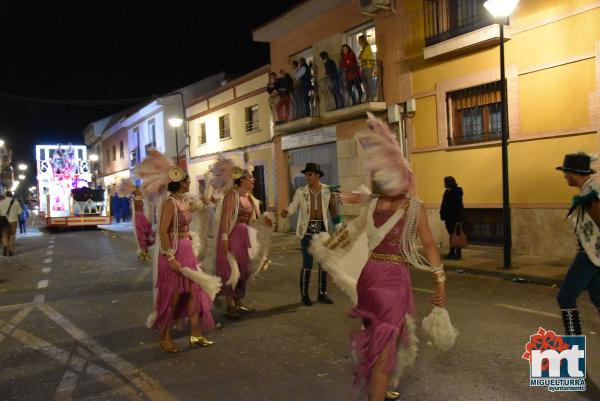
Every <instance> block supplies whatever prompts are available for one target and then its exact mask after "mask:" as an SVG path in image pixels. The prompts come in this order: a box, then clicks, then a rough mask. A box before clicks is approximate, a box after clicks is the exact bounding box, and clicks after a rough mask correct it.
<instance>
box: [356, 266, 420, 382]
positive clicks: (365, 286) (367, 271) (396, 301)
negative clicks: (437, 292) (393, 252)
mask: <svg viewBox="0 0 600 401" xmlns="http://www.w3.org/2000/svg"><path fill="white" fill-rule="evenodd" d="M356 289H357V292H358V303H357V305H356V307H355V308H354V309H353V310H352V316H353V317H356V318H359V319H362V321H363V325H364V329H363V330H360V331H357V332H355V333H352V348H353V349H354V351H355V353H356V354H357V355H359V361H358V365H357V366H356V368H355V371H354V377H355V384H359V383H361V382H365V383H367V385H368V384H369V382H370V379H371V371H372V369H373V366H374V365H375V361H376V359H377V356H378V355H379V354H380V353H381V352H382V351H383V350H384V349H385V348H386V347H388V349H389V356H388V363H387V365H386V366H385V367H384V369H385V371H386V372H392V371H393V369H394V367H395V366H396V353H397V346H398V342H399V341H402V344H403V345H405V346H408V340H409V335H408V330H407V329H406V325H405V320H406V315H407V314H408V315H414V313H415V304H414V299H413V293H412V284H411V280H410V272H409V270H408V267H407V266H406V265H403V264H396V263H391V262H385V261H375V260H369V261H368V262H367V264H366V265H365V267H364V268H363V270H362V272H361V275H360V277H359V279H358V283H357V285H356Z"/></svg>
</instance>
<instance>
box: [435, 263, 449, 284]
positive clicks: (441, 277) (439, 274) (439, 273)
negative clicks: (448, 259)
mask: <svg viewBox="0 0 600 401" xmlns="http://www.w3.org/2000/svg"><path fill="white" fill-rule="evenodd" d="M433 277H434V278H435V281H436V282H438V283H443V282H444V281H446V273H444V265H441V266H440V267H439V268H438V269H437V270H435V271H433Z"/></svg>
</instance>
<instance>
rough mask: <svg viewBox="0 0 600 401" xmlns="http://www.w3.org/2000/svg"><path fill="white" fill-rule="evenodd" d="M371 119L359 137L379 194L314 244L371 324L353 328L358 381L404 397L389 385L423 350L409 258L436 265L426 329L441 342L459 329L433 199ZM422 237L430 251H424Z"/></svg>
mask: <svg viewBox="0 0 600 401" xmlns="http://www.w3.org/2000/svg"><path fill="white" fill-rule="evenodd" d="M368 123H369V126H370V128H371V129H372V131H371V132H369V133H361V134H359V135H358V137H357V139H358V141H359V143H360V144H361V145H362V147H363V148H364V149H365V156H366V168H367V170H368V171H369V172H370V173H371V175H372V181H373V189H374V194H367V195H366V196H363V201H366V202H365V203H366V205H365V207H363V209H362V211H361V214H360V215H359V217H357V218H356V219H354V220H352V221H351V222H350V223H349V224H347V225H345V226H343V227H342V228H341V229H340V230H338V231H337V232H336V233H335V234H334V235H333V236H330V235H329V234H327V233H321V234H319V235H317V236H316V237H315V238H314V239H313V241H312V244H311V252H312V253H313V255H314V256H315V258H316V259H317V261H320V262H321V263H322V264H323V266H324V268H325V269H326V270H328V271H329V273H331V275H332V276H333V278H334V281H335V282H336V283H337V284H338V285H339V286H340V287H341V288H342V290H344V291H345V292H346V293H347V294H348V295H349V296H350V297H351V298H352V300H353V301H354V302H355V303H356V306H355V307H354V309H353V310H352V316H353V317H356V318H359V319H361V320H362V322H363V329H362V330H360V331H358V332H356V333H353V334H352V347H353V350H354V352H355V354H356V355H357V356H358V363H357V366H356V367H355V371H354V373H355V383H357V384H358V383H365V384H366V387H367V391H368V393H369V400H370V401H383V400H384V399H385V398H386V397H387V398H397V397H399V393H398V392H396V391H389V390H388V389H389V388H390V386H391V387H395V386H396V385H397V382H398V380H399V377H400V376H401V374H402V371H403V370H404V369H405V368H406V367H407V366H410V365H411V364H412V362H413V361H414V358H415V357H416V351H417V347H416V345H417V341H418V340H417V338H416V336H415V322H414V315H415V304H414V299H413V294H412V285H411V278H410V272H409V266H412V267H415V268H418V269H421V270H426V271H429V272H431V273H432V275H433V278H434V280H435V283H436V286H435V295H434V296H433V298H432V299H431V303H432V304H433V305H435V306H436V307H439V308H434V311H433V312H432V315H430V316H429V317H428V318H426V319H425V321H424V330H425V331H426V334H429V335H431V336H434V335H435V334H440V333H441V334H442V336H441V338H439V337H436V338H432V340H433V343H434V345H436V346H438V347H439V348H441V349H448V348H449V347H451V346H452V345H453V344H454V341H455V338H456V335H457V332H456V330H455V329H454V328H453V327H452V325H451V324H450V320H449V317H448V314H447V312H446V310H445V309H443V308H441V307H442V306H443V305H444V302H445V285H444V284H445V275H444V269H443V265H442V264H441V260H440V255H439V250H438V248H437V246H436V243H435V241H434V239H433V236H432V234H431V231H430V229H429V226H428V223H427V214H426V211H425V207H424V206H423V204H422V202H421V201H420V200H419V199H418V198H417V197H416V196H415V178H414V175H413V173H412V171H411V170H410V168H409V166H408V163H407V162H406V160H405V159H404V158H403V156H402V151H401V149H400V147H399V146H398V144H397V142H396V140H395V137H394V136H393V134H391V132H390V131H389V129H388V127H387V126H386V125H385V124H384V123H383V122H382V121H381V120H379V119H375V118H374V117H373V116H372V115H370V114H369V120H368ZM354 198H356V196H355V197H354ZM342 199H345V200H346V201H348V200H349V199H350V197H349V196H346V197H342ZM417 237H418V238H419V239H420V240H421V244H422V245H423V249H424V253H425V257H423V256H421V255H420V254H419V253H418V252H417ZM432 326H433V328H432Z"/></svg>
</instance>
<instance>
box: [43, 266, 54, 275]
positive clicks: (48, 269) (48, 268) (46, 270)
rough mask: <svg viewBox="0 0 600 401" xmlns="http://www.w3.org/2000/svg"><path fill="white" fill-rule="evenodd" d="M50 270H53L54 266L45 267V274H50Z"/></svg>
mask: <svg viewBox="0 0 600 401" xmlns="http://www.w3.org/2000/svg"><path fill="white" fill-rule="evenodd" d="M50 270H52V268H51V267H44V268H43V269H42V273H44V274H48V273H50Z"/></svg>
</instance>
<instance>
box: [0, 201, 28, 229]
mask: <svg viewBox="0 0 600 401" xmlns="http://www.w3.org/2000/svg"><path fill="white" fill-rule="evenodd" d="M13 199H15V198H9V197H8V196H7V197H5V198H4V199H2V200H1V201H0V216H6V212H7V211H8V208H9V207H10V202H11V201H12V200H13ZM22 211H23V209H21V204H20V203H19V201H18V200H16V199H15V201H14V202H13V205H12V207H11V208H10V214H9V215H8V221H9V222H11V223H16V222H18V221H19V214H21V212H22Z"/></svg>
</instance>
